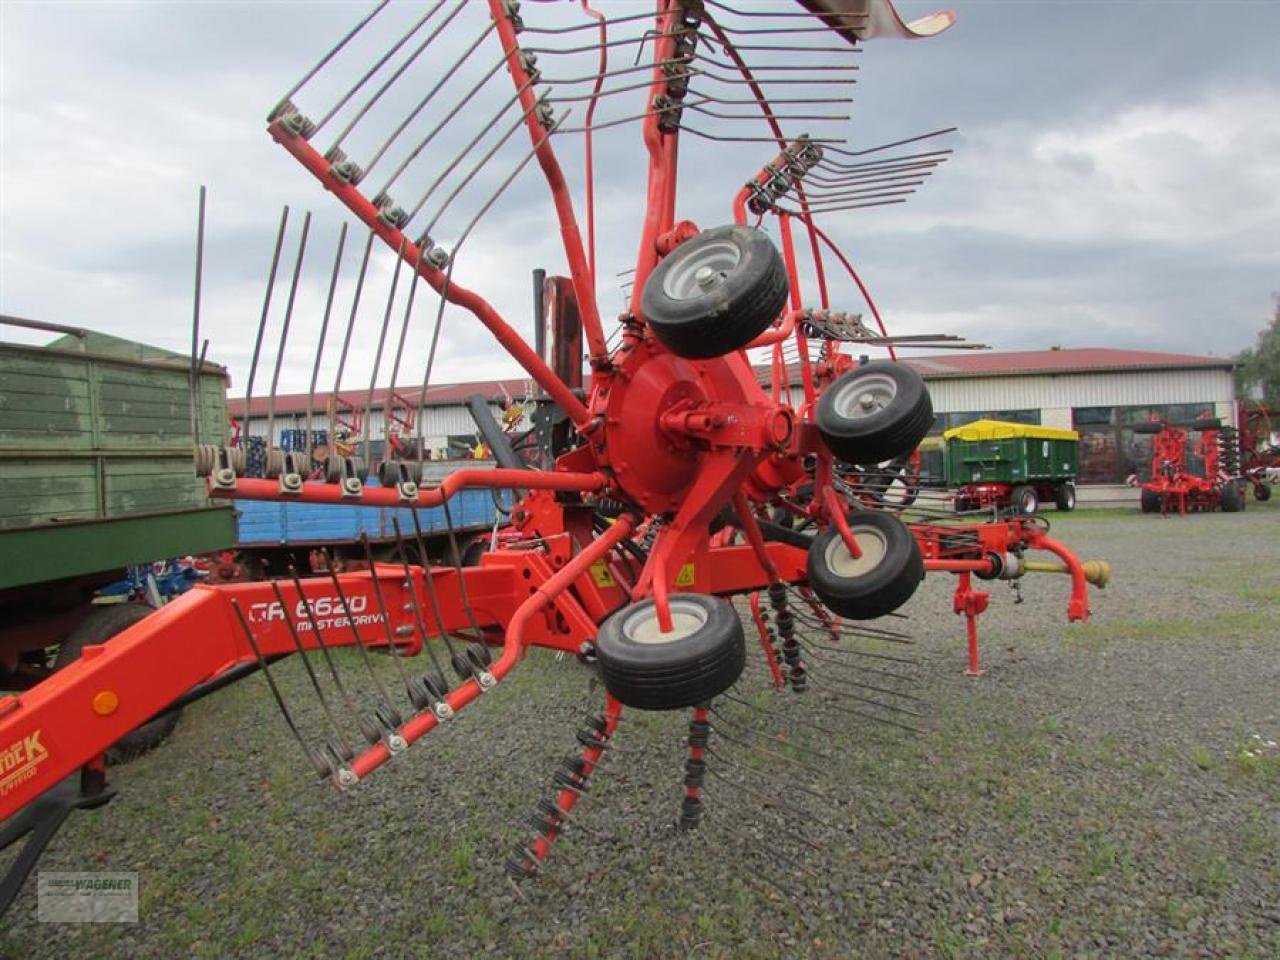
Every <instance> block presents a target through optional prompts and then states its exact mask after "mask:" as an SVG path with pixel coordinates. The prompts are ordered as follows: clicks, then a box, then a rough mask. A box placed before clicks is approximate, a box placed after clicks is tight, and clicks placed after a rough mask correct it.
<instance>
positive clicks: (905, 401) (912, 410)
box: [814, 360, 933, 465]
mask: <svg viewBox="0 0 1280 960" xmlns="http://www.w3.org/2000/svg"><path fill="white" fill-rule="evenodd" d="M814 420H815V421H816V422H817V424H818V432H819V433H820V434H822V440H823V442H824V443H826V445H827V449H829V450H830V451H831V452H832V453H833V454H834V455H835V457H836V459H837V460H843V461H844V462H845V463H854V464H862V465H871V464H877V463H883V462H884V461H886V460H892V459H894V458H895V457H901V456H905V455H906V454H908V453H910V452H911V451H912V450H914V449H915V448H916V445H917V444H918V443H919V442H920V441H921V440H923V439H924V437H925V434H927V433H928V432H929V428H930V427H931V426H932V425H933V403H932V401H931V400H930V399H929V391H928V389H927V388H926V387H925V385H924V380H923V379H922V378H921V376H920V374H918V373H916V372H915V371H914V370H912V369H911V368H910V367H908V366H907V365H906V364H902V363H893V362H892V361H888V360H873V361H871V362H870V363H864V364H863V365H862V366H860V367H855V368H854V369H852V370H849V371H848V372H846V373H845V374H843V375H842V376H840V377H839V378H838V379H837V380H836V381H835V383H833V384H831V385H830V386H829V387H827V389H825V390H823V391H822V398H821V399H820V400H819V401H818V406H817V408H816V409H815V410H814Z"/></svg>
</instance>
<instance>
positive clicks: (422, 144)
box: [375, 56, 507, 196]
mask: <svg viewBox="0 0 1280 960" xmlns="http://www.w3.org/2000/svg"><path fill="white" fill-rule="evenodd" d="M506 62H507V58H506V57H505V56H503V57H499V58H498V60H497V62H496V63H494V65H493V66H492V67H490V68H489V71H488V72H487V73H486V74H485V75H484V76H482V77H481V78H480V79H479V80H477V81H476V82H475V83H474V84H472V85H471V87H470V89H468V90H467V92H466V94H465V95H464V96H463V98H462V99H461V100H459V101H458V102H457V103H456V104H454V106H453V108H452V109H450V110H449V112H448V113H446V114H445V115H444V117H443V118H442V119H441V120H440V121H439V122H438V123H437V124H436V125H435V126H434V127H432V128H431V130H430V131H429V132H428V133H427V135H426V136H425V137H424V138H423V139H422V140H420V141H418V144H417V145H416V146H415V147H414V148H413V149H412V150H410V151H409V155H408V156H406V157H405V158H404V159H403V160H401V161H400V164H399V165H398V166H397V167H396V168H395V170H393V171H392V172H391V175H390V176H389V177H388V178H387V182H386V183H385V184H383V186H382V188H381V189H380V190H379V191H378V193H377V194H375V196H379V195H382V196H385V195H386V193H387V192H388V191H389V190H390V189H391V185H392V184H393V183H395V182H396V181H397V180H398V179H400V174H402V173H404V171H405V170H406V169H408V167H409V164H410V163H412V162H413V161H414V160H416V159H417V158H418V156H419V155H420V154H421V153H422V151H423V150H425V149H426V147H427V145H428V144H430V143H431V141H432V140H434V139H435V138H436V136H437V135H438V134H439V133H440V131H441V130H443V129H444V128H445V127H446V126H448V124H450V123H451V122H452V121H453V118H454V117H456V116H457V115H458V113H459V112H460V111H461V110H462V108H463V107H465V106H466V105H467V104H468V103H470V102H471V99H472V98H473V97H474V96H475V95H476V94H477V93H479V92H480V90H481V89H482V88H483V87H484V85H485V84H486V83H488V82H489V81H490V80H492V79H493V77H494V75H495V74H496V73H497V72H498V71H499V70H500V69H502V67H503V66H505V65H506ZM460 63H461V61H459V64H460ZM456 66H457V64H455V67H456ZM375 159H376V158H375Z"/></svg>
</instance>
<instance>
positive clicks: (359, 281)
mask: <svg viewBox="0 0 1280 960" xmlns="http://www.w3.org/2000/svg"><path fill="white" fill-rule="evenodd" d="M374 236H375V234H374V232H373V231H372V230H370V231H369V237H368V239H367V240H365V244H364V255H363V256H362V257H361V258H360V271H359V273H357V274H356V289H355V292H354V293H352V295H351V312H350V314H348V316H347V332H346V333H345V334H344V335H343V337H342V352H341V353H340V354H339V355H338V369H337V372H335V373H334V375H333V403H334V416H333V421H334V422H332V423H330V424H329V429H330V430H332V431H333V434H334V435H333V437H331V438H330V440H331V441H332V442H331V444H330V446H331V447H335V449H334V450H333V451H332V452H333V453H336V452H337V450H336V446H335V445H336V442H337V410H338V407H337V404H338V401H339V399H340V396H341V394H340V391H341V388H342V374H343V371H344V370H345V369H346V366H347V354H348V351H349V350H350V349H351V334H352V333H353V332H354V331H355V326H356V314H357V312H358V311H359V309H360V295H361V294H362V293H363V292H364V278H365V276H366V275H367V273H368V271H369V256H370V254H372V253H373V239H374ZM331 455H332V453H331ZM366 466H368V464H366ZM361 479H363V477H362V478H361Z"/></svg>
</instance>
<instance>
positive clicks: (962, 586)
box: [951, 570, 991, 677]
mask: <svg viewBox="0 0 1280 960" xmlns="http://www.w3.org/2000/svg"><path fill="white" fill-rule="evenodd" d="M990 600H991V594H989V593H987V592H986V591H985V590H974V589H973V575H972V574H971V573H969V572H968V571H967V570H966V571H964V572H963V573H961V574H959V576H958V577H957V578H956V592H955V596H954V597H953V598H952V601H951V609H952V610H954V611H955V612H956V613H960V614H964V622H965V630H966V632H967V633H968V636H969V666H968V667H966V668H965V671H964V675H965V676H966V677H980V676H982V675H983V674H984V673H985V672H986V671H985V670H983V669H982V661H981V658H980V655H979V653H978V616H979V614H981V613H982V612H983V611H984V610H986V609H987V603H988V602H989V601H990Z"/></svg>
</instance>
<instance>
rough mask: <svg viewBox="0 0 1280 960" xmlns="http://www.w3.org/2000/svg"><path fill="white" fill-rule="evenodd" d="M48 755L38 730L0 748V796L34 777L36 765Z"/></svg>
mask: <svg viewBox="0 0 1280 960" xmlns="http://www.w3.org/2000/svg"><path fill="white" fill-rule="evenodd" d="M48 756H49V751H48V750H47V749H45V746H44V744H43V743H41V742H40V731H39V730H37V731H36V732H35V733H31V734H28V735H27V736H25V737H22V738H21V739H19V740H15V741H13V743H11V744H9V746H7V747H5V748H4V749H3V750H0V796H3V795H4V794H6V793H8V792H9V791H10V790H12V789H14V788H15V787H17V786H18V785H19V784H21V783H25V782H26V781H28V780H30V779H31V778H32V777H34V776H35V775H36V767H38V766H39V765H40V763H41V761H43V760H44V759H45V758H46V757H48Z"/></svg>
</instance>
